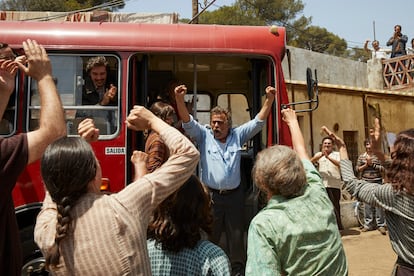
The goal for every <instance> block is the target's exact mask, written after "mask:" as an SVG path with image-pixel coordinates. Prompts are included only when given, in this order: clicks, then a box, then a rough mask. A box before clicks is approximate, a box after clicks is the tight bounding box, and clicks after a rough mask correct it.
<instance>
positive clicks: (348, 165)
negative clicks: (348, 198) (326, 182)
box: [341, 160, 414, 265]
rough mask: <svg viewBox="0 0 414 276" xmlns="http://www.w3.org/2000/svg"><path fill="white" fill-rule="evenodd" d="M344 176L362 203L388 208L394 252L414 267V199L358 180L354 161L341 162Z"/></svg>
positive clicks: (385, 185)
mask: <svg viewBox="0 0 414 276" xmlns="http://www.w3.org/2000/svg"><path fill="white" fill-rule="evenodd" d="M341 173H342V178H343V180H344V182H345V185H346V189H347V190H348V191H349V192H350V193H351V194H353V195H354V196H355V197H356V198H357V199H358V200H361V201H363V202H366V203H368V204H369V205H371V206H376V207H382V208H384V210H385V220H386V221H387V227H388V232H389V235H390V241H391V246H392V248H393V249H394V251H395V253H396V254H397V255H398V256H399V257H400V258H402V259H403V260H404V261H405V262H407V263H409V264H411V265H414V211H413V210H414V195H411V194H408V193H406V192H404V191H402V192H397V191H395V190H394V188H393V187H392V185H391V184H384V185H378V184H375V183H368V182H366V181H364V180H358V179H357V178H356V177H355V175H354V171H353V170H352V162H351V161H350V160H341Z"/></svg>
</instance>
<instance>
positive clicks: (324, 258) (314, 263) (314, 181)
mask: <svg viewBox="0 0 414 276" xmlns="http://www.w3.org/2000/svg"><path fill="white" fill-rule="evenodd" d="M282 115H283V121H285V122H286V123H287V124H288V126H289V129H290V132H291V135H292V144H293V150H292V149H290V148H289V147H287V146H281V145H275V146H272V147H270V148H267V149H264V150H262V151H261V152H259V154H258V155H257V159H256V162H255V164H254V166H253V171H252V174H253V179H254V182H255V183H256V186H257V187H258V188H259V189H260V190H261V191H262V192H264V193H265V194H266V198H267V201H268V202H267V205H266V206H265V207H264V208H263V209H262V210H261V211H260V212H259V213H258V214H257V215H256V216H255V217H254V218H253V220H252V222H251V223H250V227H249V232H248V240H247V264H246V275H252V276H254V275H296V276H300V275H303V276H305V275H306V276H307V275H336V276H345V275H348V265H347V260H346V256H345V251H344V248H343V245H342V240H341V235H340V233H339V231H338V228H337V226H336V219H335V215H334V212H333V206H332V204H331V202H330V200H329V197H328V195H327V194H326V192H325V189H324V186H323V184H322V178H321V176H320V174H319V173H318V171H317V170H316V168H315V167H314V166H313V164H312V162H311V161H310V160H309V155H308V153H307V151H306V147H305V142H304V140H303V135H302V132H301V130H300V128H299V123H298V121H297V117H296V113H295V111H294V110H292V109H290V108H288V109H284V110H282Z"/></svg>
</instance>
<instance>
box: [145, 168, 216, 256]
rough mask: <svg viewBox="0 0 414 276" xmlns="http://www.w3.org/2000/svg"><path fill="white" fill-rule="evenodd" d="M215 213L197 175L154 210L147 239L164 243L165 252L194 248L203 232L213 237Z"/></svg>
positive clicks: (208, 195) (162, 245)
mask: <svg viewBox="0 0 414 276" xmlns="http://www.w3.org/2000/svg"><path fill="white" fill-rule="evenodd" d="M212 224H213V214H212V212H211V199H210V194H209V193H208V192H207V190H206V188H205V186H204V185H203V184H202V183H201V181H200V180H199V178H198V177H197V176H195V175H192V176H190V178H189V179H188V180H187V181H186V182H185V183H184V185H183V186H182V187H181V188H180V189H179V190H178V191H176V192H175V193H173V194H172V195H170V196H169V197H168V198H166V199H165V200H164V201H163V202H161V204H160V205H159V206H158V207H157V208H156V210H155V211H154V214H153V217H152V219H151V221H150V224H149V226H148V231H147V238H148V239H152V240H155V241H156V243H157V244H161V247H162V249H163V250H167V251H171V252H179V251H181V250H182V249H184V248H194V247H195V246H196V245H197V243H198V241H199V240H200V239H201V230H203V231H204V232H205V233H207V234H211V231H212Z"/></svg>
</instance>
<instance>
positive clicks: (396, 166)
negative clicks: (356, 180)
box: [387, 128, 414, 194]
mask: <svg viewBox="0 0 414 276" xmlns="http://www.w3.org/2000/svg"><path fill="white" fill-rule="evenodd" d="M391 159H392V162H391V165H390V166H389V168H388V169H387V178H388V181H389V182H391V184H392V185H393V186H394V188H395V189H396V190H397V191H403V190H405V191H406V192H408V193H410V194H414V128H411V129H408V130H404V131H402V132H400V133H399V134H398V135H397V138H396V140H395V143H394V151H393V152H392V153H391Z"/></svg>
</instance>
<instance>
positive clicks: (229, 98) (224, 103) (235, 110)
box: [217, 94, 251, 127]
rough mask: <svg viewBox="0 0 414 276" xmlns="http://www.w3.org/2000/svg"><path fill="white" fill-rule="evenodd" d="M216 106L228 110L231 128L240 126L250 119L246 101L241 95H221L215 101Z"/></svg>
mask: <svg viewBox="0 0 414 276" xmlns="http://www.w3.org/2000/svg"><path fill="white" fill-rule="evenodd" d="M217 105H219V106H221V107H224V108H227V109H228V110H230V112H231V115H232V122H233V127H237V126H240V125H242V124H243V123H246V122H247V121H250V119H251V118H250V113H249V106H248V103H247V99H246V96H245V95H243V94H221V95H219V97H218V99H217Z"/></svg>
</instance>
